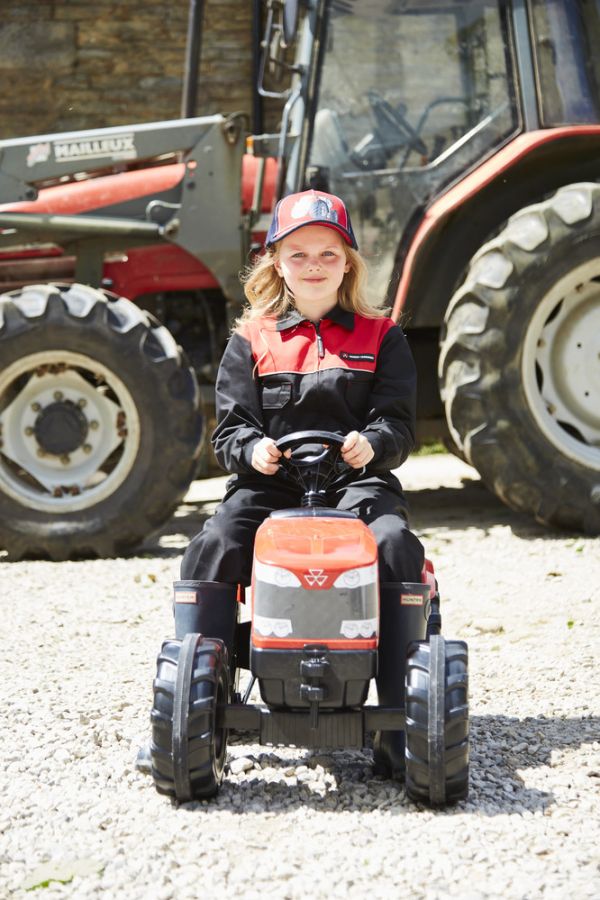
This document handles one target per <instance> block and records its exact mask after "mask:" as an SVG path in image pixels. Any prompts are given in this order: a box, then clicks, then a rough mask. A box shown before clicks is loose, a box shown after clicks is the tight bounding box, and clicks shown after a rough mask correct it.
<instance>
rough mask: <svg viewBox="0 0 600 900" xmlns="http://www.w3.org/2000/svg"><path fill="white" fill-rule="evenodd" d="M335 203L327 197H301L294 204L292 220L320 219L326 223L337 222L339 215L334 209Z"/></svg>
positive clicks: (291, 213)
mask: <svg viewBox="0 0 600 900" xmlns="http://www.w3.org/2000/svg"><path fill="white" fill-rule="evenodd" d="M332 207H333V203H332V202H331V200H329V199H328V198H327V197H317V198H316V199H315V198H314V197H306V196H305V197H300V199H299V200H297V201H296V203H294V205H293V207H292V210H291V212H290V216H291V217H292V219H305V218H306V217H307V216H308V217H310V218H311V219H319V220H320V221H326V222H337V220H338V214H337V212H336V211H335V209H333V208H332Z"/></svg>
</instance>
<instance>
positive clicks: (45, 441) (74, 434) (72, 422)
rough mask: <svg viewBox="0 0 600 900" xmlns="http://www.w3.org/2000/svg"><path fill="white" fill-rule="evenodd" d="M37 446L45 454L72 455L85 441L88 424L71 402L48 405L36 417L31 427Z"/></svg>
mask: <svg viewBox="0 0 600 900" xmlns="http://www.w3.org/2000/svg"><path fill="white" fill-rule="evenodd" d="M33 429H34V433H35V437H36V439H37V442H38V444H39V445H40V447H41V448H42V450H43V451H44V452H45V453H51V454H54V455H55V456H61V455H62V454H64V453H73V451H75V450H77V449H78V448H79V447H81V445H82V444H83V442H84V441H85V439H86V437H87V434H88V430H89V424H88V420H87V419H86V417H85V415H84V414H83V412H82V411H81V409H80V408H79V406H77V404H75V403H73V401H72V400H59V401H56V402H54V403H50V404H49V405H48V406H46V407H45V408H44V409H43V410H42V411H41V412H40V414H39V415H38V417H37V419H36V420H35V424H34V426H33Z"/></svg>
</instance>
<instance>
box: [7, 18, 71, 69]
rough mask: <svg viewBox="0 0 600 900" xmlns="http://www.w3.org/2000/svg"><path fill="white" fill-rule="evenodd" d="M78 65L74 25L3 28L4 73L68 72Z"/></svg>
mask: <svg viewBox="0 0 600 900" xmlns="http://www.w3.org/2000/svg"><path fill="white" fill-rule="evenodd" d="M74 63H75V26H74V25H72V24H70V23H68V22H29V23H27V24H25V23H22V24H21V23H14V22H12V23H8V24H5V25H0V71H2V72H6V71H14V70H19V69H24V70H27V71H28V70H30V69H40V70H43V71H44V72H49V71H50V72H64V71H65V70H66V69H70V68H72V67H73V65H74Z"/></svg>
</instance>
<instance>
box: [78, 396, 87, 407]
mask: <svg viewBox="0 0 600 900" xmlns="http://www.w3.org/2000/svg"><path fill="white" fill-rule="evenodd" d="M77 406H78V407H79V408H80V409H83V407H84V406H87V400H86V399H85V397H80V398H79V400H78V401H77Z"/></svg>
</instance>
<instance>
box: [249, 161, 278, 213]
mask: <svg viewBox="0 0 600 900" xmlns="http://www.w3.org/2000/svg"><path fill="white" fill-rule="evenodd" d="M258 164H259V158H258V157H257V156H252V155H251V154H249V153H245V154H244V157H243V159H242V210H243V212H245V213H246V212H248V210H249V209H250V208H251V206H252V198H253V195H254V183H255V181H256V176H257V173H258ZM277 170H278V165H277V160H276V159H273V158H272V157H269V158H268V159H267V160H266V165H265V175H264V180H263V193H262V203H261V212H263V213H269V212H271V210H272V209H273V206H274V205H275V184H276V181H277Z"/></svg>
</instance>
